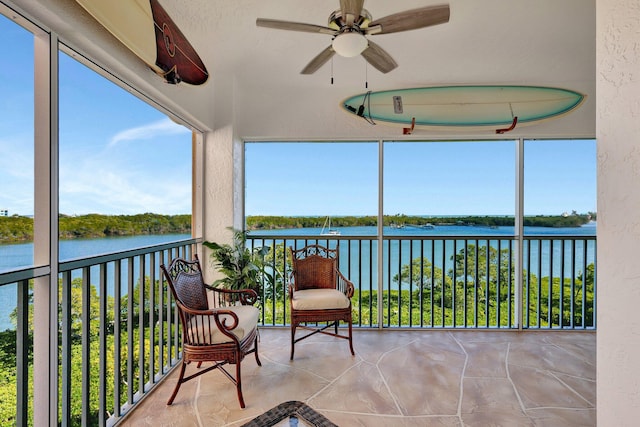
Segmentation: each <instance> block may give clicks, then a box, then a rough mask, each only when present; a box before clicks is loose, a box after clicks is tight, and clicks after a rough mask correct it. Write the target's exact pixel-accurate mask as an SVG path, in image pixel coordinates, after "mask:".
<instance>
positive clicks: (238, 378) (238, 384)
mask: <svg viewBox="0 0 640 427" xmlns="http://www.w3.org/2000/svg"><path fill="white" fill-rule="evenodd" d="M256 354H257V353H256ZM236 389H237V390H238V401H239V402H240V407H241V408H242V409H244V398H243V397H242V377H241V376H240V361H238V362H237V363H236Z"/></svg>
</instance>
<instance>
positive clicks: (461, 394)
mask: <svg viewBox="0 0 640 427" xmlns="http://www.w3.org/2000/svg"><path fill="white" fill-rule="evenodd" d="M449 336H450V337H451V339H453V340H454V341H455V342H456V344H458V346H459V347H460V349H461V350H462V352H463V353H464V366H463V367H462V372H460V389H459V391H458V410H457V413H456V415H457V416H458V420H459V421H460V425H462V426H464V421H463V419H462V399H463V398H464V379H465V376H464V374H465V372H467V365H468V363H469V353H468V352H467V349H466V348H464V345H463V344H462V342H461V341H460V340H458V339H457V338H456V337H455V336H454V335H453V333H451V332H449Z"/></svg>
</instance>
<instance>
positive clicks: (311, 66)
mask: <svg viewBox="0 0 640 427" xmlns="http://www.w3.org/2000/svg"><path fill="white" fill-rule="evenodd" d="M335 53H336V52H335V50H333V47H331V46H329V47H327V48H326V49H325V50H323V51H322V52H320V53H319V54H318V56H316V57H315V58H313V59H312V60H311V62H309V63H308V64H307V66H306V67H304V69H303V70H302V71H300V74H313V73H315V72H316V71H318V69H319V68H320V67H322V66H323V65H324V64H325V63H326V62H327V61H328V60H330V59H331V57H333V55H335Z"/></svg>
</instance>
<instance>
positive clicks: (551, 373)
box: [547, 371, 594, 407]
mask: <svg viewBox="0 0 640 427" xmlns="http://www.w3.org/2000/svg"><path fill="white" fill-rule="evenodd" d="M547 372H548V373H549V374H550V375H551V376H552V377H553V378H555V379H556V380H558V381H560V383H562V385H564V386H565V387H566V388H568V389H569V390H571V391H572V392H574V393H575V394H576V395H577V396H578V397H580V399H582V400H584V401H585V402H587V403H588V404H589V405H590V406H591V407H594V404H593V403H592V402H590V401H589V400H588V399H587V398H585V397H584V396H583V395H582V394H580V393H578V391H577V390H575V389H574V388H573V387H571V386H570V385H569V384H567V383H565V382H564V381H562V379H561V378H559V377H558V376H557V375H556V374H554V373H553V372H551V371H547Z"/></svg>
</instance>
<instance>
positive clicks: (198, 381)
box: [183, 356, 204, 427]
mask: <svg viewBox="0 0 640 427" xmlns="http://www.w3.org/2000/svg"><path fill="white" fill-rule="evenodd" d="M183 357H184V356H183ZM201 381H202V375H200V377H198V378H197V381H196V384H197V385H196V392H195V394H196V396H195V397H196V398H195V399H193V401H192V403H191V406H192V407H193V412H195V413H196V420H198V426H199V427H204V424H203V423H202V417H201V416H200V411H199V410H198V402H199V401H200V385H201Z"/></svg>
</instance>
